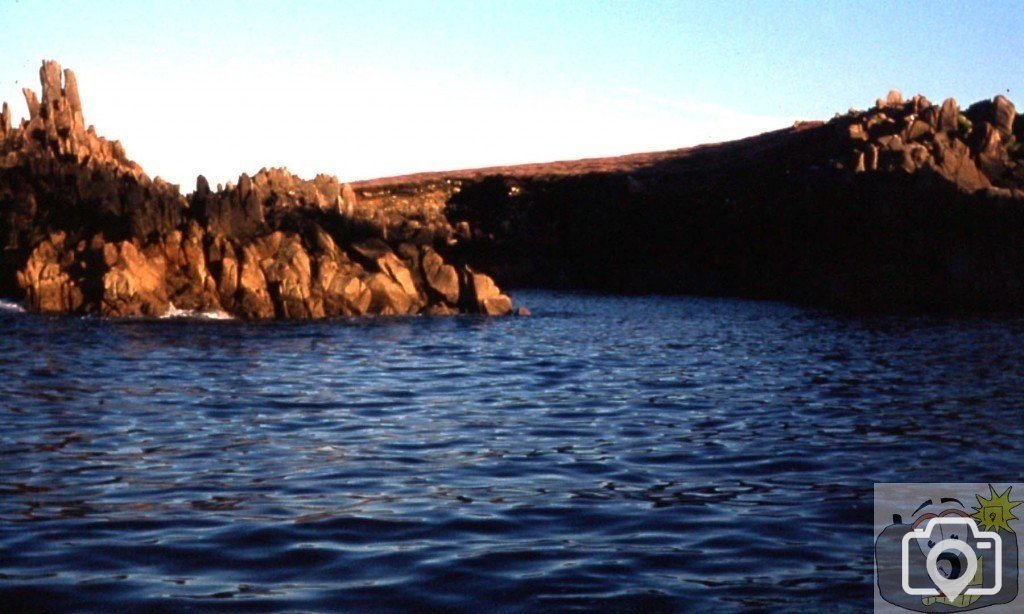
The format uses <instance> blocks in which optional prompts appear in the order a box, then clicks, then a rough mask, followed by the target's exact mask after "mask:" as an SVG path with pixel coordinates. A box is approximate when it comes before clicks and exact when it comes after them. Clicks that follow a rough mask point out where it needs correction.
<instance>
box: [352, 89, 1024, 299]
mask: <svg viewBox="0 0 1024 614" xmlns="http://www.w3.org/2000/svg"><path fill="white" fill-rule="evenodd" d="M1022 144H1024V119H1022V118H1021V116H1020V115H1017V114H1016V112H1015V109H1014V107H1013V105H1012V103H1010V101H1009V100H1007V99H1006V98H1004V97H1002V96H998V97H996V98H995V99H994V100H991V101H983V102H980V103H977V104H975V105H972V106H971V107H969V108H968V109H966V110H961V109H960V108H959V107H958V105H957V103H956V102H955V101H954V100H946V101H945V102H944V103H942V104H941V105H934V104H932V103H930V102H929V101H928V100H926V99H925V98H923V97H921V96H917V97H914V98H913V99H911V100H907V101H904V100H902V98H901V97H900V96H899V94H898V93H895V92H894V93H891V94H890V96H889V97H888V98H887V99H885V100H879V101H878V102H877V103H876V105H875V106H874V107H873V108H871V109H870V110H868V111H863V112H858V111H851V112H849V113H848V114H846V115H842V116H837V117H835V118H834V119H832V120H831V121H828V122H800V123H797V124H796V125H794V126H793V127H792V128H790V129H786V130H781V131H777V132H771V133H767V134H763V135H760V136H756V137H752V138H748V139H743V140H740V141H734V142H729V143H722V144H715V145H705V146H700V147H695V148H691V149H685V150H678V151H670V152H661V153H653V154H640V155H634V156H624V157H620V158H604V159H594V160H581V161H577V162H562V163H554V164H539V165H527V166H520V167H505V168H493V169H480V170H475V171H457V172H450V173H432V174H422V175H413V176H407V177H397V178H392V179H380V180H374V181H368V182H362V183H356V184H353V188H354V190H355V192H356V193H357V194H359V195H360V197H361V198H363V199H367V200H372V201H374V202H375V203H377V206H379V207H381V208H382V209H384V210H387V209H389V208H390V209H393V210H399V209H403V208H404V209H409V208H415V207H416V203H421V207H420V208H421V209H422V210H423V211H426V212H431V213H430V215H432V216H433V217H434V218H435V219H443V220H445V221H446V222H447V224H448V226H449V228H450V229H451V230H450V232H451V233H452V234H454V235H455V236H457V237H460V238H461V240H460V241H459V242H458V243H457V244H456V245H455V246H454V247H453V248H452V249H451V251H450V253H451V254H452V255H453V256H455V257H457V258H460V259H465V260H468V261H471V262H474V263H475V264H477V265H478V266H480V267H481V268H482V269H483V270H486V271H488V272H490V273H492V274H494V275H495V277H496V279H497V280H498V281H499V282H501V283H502V284H509V285H512V286H525V285H529V286H537V285H539V286H549V287H559V288H579V289H590V290H597V291H611V292H666V293H702V294H716V295H732V296H745V297H757V298H773V299H786V300H797V301H801V302H808V303H815V304H826V305H832V306H839V307H844V308H851V309H869V310H913V311H922V310H942V311H947V310H1003V309H1008V310H1015V311H1019V310H1021V309H1022V308H1024V145H1022ZM439 203H440V204H439Z"/></svg>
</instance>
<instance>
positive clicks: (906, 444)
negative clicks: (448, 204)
mask: <svg viewBox="0 0 1024 614" xmlns="http://www.w3.org/2000/svg"><path fill="white" fill-rule="evenodd" d="M513 298H514V299H515V302H516V303H517V304H521V305H526V306H528V307H529V308H530V309H531V310H532V316H530V317H506V318H485V317H474V316H463V317H438V318H432V317H407V318H368V319H342V320H333V321H320V322H272V323H246V322H241V321H235V320H230V319H223V318H220V317H216V315H215V314H190V313H188V312H176V313H175V314H174V315H176V316H178V317H174V318H168V319H154V320H128V321H115V320H107V319H102V318H73V317H52V316H42V315H34V314H28V313H24V312H22V311H21V310H20V309H19V308H18V307H17V306H16V305H12V304H9V303H4V304H3V306H2V307H0V610H4V611H18V612H24V611H55V612H66V611H95V612H114V611H146V612H161V611H168V612H171V611H173V612H177V611H218V612H219V611H260V612H263V611H377V612H382V611H383V612H387V611H409V610H417V611H423V610H428V611H476V612H482V611H512V612H516V611H521V612H536V611H567V610H582V611H595V610H597V611H643V612H657V611H685V612H694V611H698V612H699V611H715V612H730V611H751V610H756V611H794V610H800V611H824V610H826V609H828V610H830V611H863V610H866V609H868V608H870V607H871V603H872V586H873V584H872V582H873V580H872V560H873V559H872V546H873V536H872V487H873V484H874V483H876V482H985V481H998V482H1007V481H1012V480H1015V479H1019V478H1020V476H1021V474H1022V461H1024V412H1022V409H1021V408H1022V406H1024V377H1022V374H1024V319H1021V318H1015V317H1005V316H1002V317H995V316H975V317H945V316H920V317H910V316H891V315H872V316H865V315H853V314H847V313H840V312H833V311H826V310H822V309H817V308H809V307H802V306H796V305H791V304H785V303H776V302H761V301H749V300H737V299H723V298H694V297H621V296H601V295H589V294H575V293H552V292H543V291H520V292H514V293H513Z"/></svg>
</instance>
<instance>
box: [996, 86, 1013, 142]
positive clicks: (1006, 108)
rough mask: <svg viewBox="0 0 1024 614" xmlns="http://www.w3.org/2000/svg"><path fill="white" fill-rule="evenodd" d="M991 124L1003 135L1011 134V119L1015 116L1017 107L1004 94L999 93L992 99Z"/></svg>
mask: <svg viewBox="0 0 1024 614" xmlns="http://www.w3.org/2000/svg"><path fill="white" fill-rule="evenodd" d="M992 105H993V109H992V125H993V126H994V127H995V128H996V130H998V131H999V132H1000V133H1001V134H1002V135H1003V136H1004V137H1005V136H1009V135H1010V134H1013V121H1014V119H1015V118H1016V117H1017V109H1016V108H1014V106H1013V103H1012V102H1010V101H1009V99H1007V98H1006V97H1005V96H1003V95H999V96H996V97H995V98H994V99H993V100H992Z"/></svg>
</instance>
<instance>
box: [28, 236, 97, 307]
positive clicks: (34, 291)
mask: <svg viewBox="0 0 1024 614" xmlns="http://www.w3.org/2000/svg"><path fill="white" fill-rule="evenodd" d="M65 236H66V235H65V233H62V232H60V233H54V234H52V235H51V236H50V237H49V238H48V239H46V240H44V241H42V242H40V243H39V245H37V246H36V248H35V249H33V250H32V253H31V254H30V255H29V257H28V261H27V262H26V263H25V266H24V268H22V269H21V270H20V271H18V273H17V281H18V285H19V286H20V287H21V288H22V289H23V290H24V292H25V306H26V308H27V309H29V310H30V311H37V312H40V313H74V312H77V311H78V310H79V308H80V307H81V306H82V303H83V300H84V297H83V295H82V291H81V289H80V288H79V287H78V285H77V284H76V283H75V282H74V281H72V279H71V277H70V275H68V272H67V267H66V266H65V264H64V263H62V262H61V261H60V259H59V258H60V254H61V252H62V251H63V248H64V240H65Z"/></svg>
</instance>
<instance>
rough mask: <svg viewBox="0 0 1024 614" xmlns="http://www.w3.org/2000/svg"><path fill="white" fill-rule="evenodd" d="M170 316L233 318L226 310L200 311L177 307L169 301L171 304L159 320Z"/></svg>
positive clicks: (209, 318)
mask: <svg viewBox="0 0 1024 614" xmlns="http://www.w3.org/2000/svg"><path fill="white" fill-rule="evenodd" d="M171 318H184V319H190V320H234V317H232V316H231V314H229V313H227V312H226V311H218V310H216V309H211V310H209V311H200V310H198V309H178V308H177V307H175V306H174V303H171V306H170V307H169V308H168V309H167V313H165V314H164V315H162V316H160V319H161V320H166V319H171Z"/></svg>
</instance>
